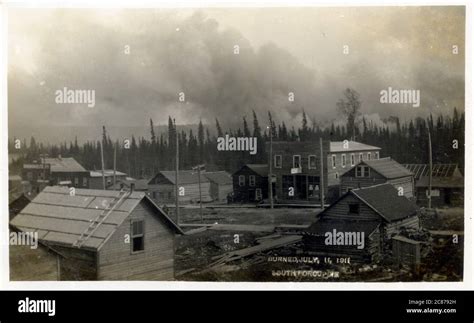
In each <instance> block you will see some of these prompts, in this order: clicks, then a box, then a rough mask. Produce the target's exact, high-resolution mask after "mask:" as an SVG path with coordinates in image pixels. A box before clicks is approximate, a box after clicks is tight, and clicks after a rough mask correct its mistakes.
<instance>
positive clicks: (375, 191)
mask: <svg viewBox="0 0 474 323" xmlns="http://www.w3.org/2000/svg"><path fill="white" fill-rule="evenodd" d="M418 212H419V211H418V207H417V206H416V205H415V204H414V202H412V201H410V200H409V199H408V198H406V197H404V196H399V195H398V191H397V190H396V189H395V188H394V187H393V186H392V185H391V184H388V183H385V184H380V185H374V186H371V187H366V188H360V189H353V190H350V191H348V192H346V193H345V194H344V195H343V196H341V197H340V198H339V200H337V201H336V202H334V203H333V204H331V205H330V206H329V207H328V208H327V209H325V210H324V211H322V212H321V213H319V214H318V217H317V221H316V222H315V223H313V224H312V225H311V226H310V227H309V228H308V230H307V232H306V235H305V238H304V242H305V249H307V251H308V252H310V253H314V254H317V255H321V256H338V257H351V261H353V262H374V261H378V260H379V259H380V258H381V256H382V255H383V252H384V250H385V247H386V246H387V245H390V240H391V238H392V237H393V236H395V235H397V234H398V233H399V231H400V229H401V228H413V229H419V226H420V224H419V217H418ZM333 230H337V231H338V232H351V233H352V232H359V233H362V232H363V233H364V237H365V247H364V248H363V249H358V248H357V247H355V246H345V245H343V246H340V245H338V246H329V245H327V244H326V243H325V234H326V233H327V232H332V231H333Z"/></svg>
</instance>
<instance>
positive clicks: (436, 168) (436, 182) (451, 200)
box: [404, 164, 464, 207]
mask: <svg viewBox="0 0 474 323" xmlns="http://www.w3.org/2000/svg"><path fill="white" fill-rule="evenodd" d="M404 166H405V167H406V168H407V169H409V170H410V171H411V172H412V173H413V174H414V177H415V189H416V200H417V203H418V204H420V205H423V206H427V205H428V193H429V173H430V171H429V170H430V166H429V164H405V165H404ZM431 174H432V181H431V205H432V206H433V207H440V206H463V204H464V177H463V175H462V174H461V171H460V170H459V167H458V165H457V164H433V167H432V172H431Z"/></svg>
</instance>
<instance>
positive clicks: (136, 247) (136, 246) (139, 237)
mask: <svg viewBox="0 0 474 323" xmlns="http://www.w3.org/2000/svg"><path fill="white" fill-rule="evenodd" d="M144 227H145V221H143V220H132V228H131V229H132V234H131V236H132V252H139V251H143V250H145V228H144Z"/></svg>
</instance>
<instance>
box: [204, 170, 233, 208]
mask: <svg viewBox="0 0 474 323" xmlns="http://www.w3.org/2000/svg"><path fill="white" fill-rule="evenodd" d="M202 175H204V177H206V178H207V179H208V180H209V182H210V184H211V185H210V191H209V194H210V195H211V198H212V199H213V200H214V201H226V200H227V197H228V195H229V194H231V193H232V175H231V174H229V173H228V172H226V171H215V172H203V173H202Z"/></svg>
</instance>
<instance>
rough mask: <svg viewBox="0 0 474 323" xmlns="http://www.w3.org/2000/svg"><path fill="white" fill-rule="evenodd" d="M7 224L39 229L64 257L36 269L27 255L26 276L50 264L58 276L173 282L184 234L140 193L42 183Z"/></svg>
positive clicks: (44, 240) (26, 229)
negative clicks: (176, 254)
mask: <svg viewBox="0 0 474 323" xmlns="http://www.w3.org/2000/svg"><path fill="white" fill-rule="evenodd" d="M10 225H11V226H13V227H14V229H15V230H19V231H21V232H33V231H34V232H37V233H38V238H39V242H40V243H41V244H42V245H45V246H48V248H51V249H52V250H54V252H55V253H57V254H59V255H62V257H60V258H58V257H53V258H52V259H51V261H55V262H54V263H55V264H56V261H59V264H58V266H47V264H43V265H42V266H41V267H39V268H38V267H36V266H35V264H36V258H35V257H30V256H31V253H30V255H29V254H25V255H24V257H23V266H24V267H27V268H29V271H30V272H29V275H30V276H31V277H36V276H41V275H43V273H41V270H43V269H44V268H48V267H49V268H51V267H54V268H59V273H55V274H56V275H57V276H58V277H59V279H60V280H173V279H174V250H175V244H174V241H175V234H182V233H183V232H182V230H181V229H180V228H179V227H178V226H177V225H176V224H175V223H174V222H173V221H172V220H171V219H170V218H169V217H168V216H167V215H166V214H165V213H164V212H163V211H162V210H161V209H160V208H159V207H158V206H157V205H156V204H155V203H154V202H153V201H152V200H151V199H149V198H148V197H147V196H146V195H145V194H144V193H143V192H122V193H119V192H113V191H106V190H89V189H76V191H75V195H70V192H69V189H68V188H66V187H59V186H54V187H51V186H48V187H46V188H45V189H44V190H43V191H42V192H41V193H40V194H38V196H36V198H35V199H34V200H33V201H32V202H31V203H30V204H28V206H27V207H26V208H25V209H23V210H22V211H21V212H20V213H19V214H18V215H17V216H16V217H15V218H13V220H11V221H10ZM127 237H129V239H128V240H127ZM11 252H21V250H19V249H15V248H12V249H11ZM19 256H20V255H16V257H17V258H18V257H19ZM17 276H20V277H21V275H17ZM51 276H54V275H51Z"/></svg>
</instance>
